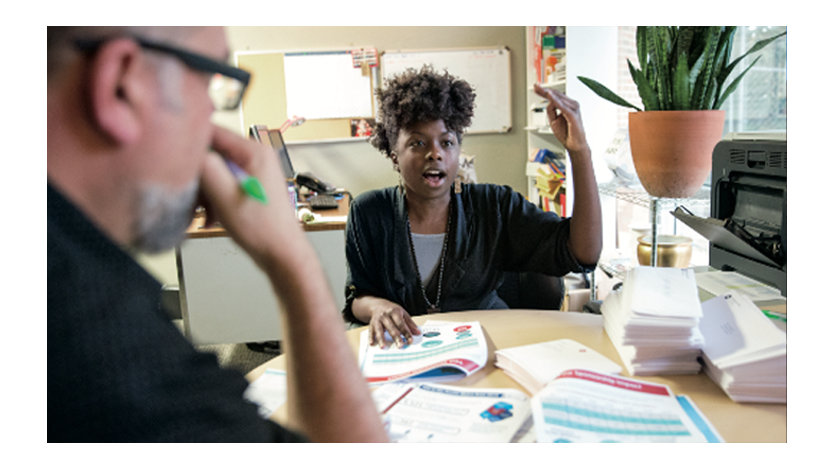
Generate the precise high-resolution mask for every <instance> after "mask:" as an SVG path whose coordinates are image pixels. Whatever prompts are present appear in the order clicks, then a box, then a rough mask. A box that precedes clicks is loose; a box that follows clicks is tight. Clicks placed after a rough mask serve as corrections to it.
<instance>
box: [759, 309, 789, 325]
mask: <svg viewBox="0 0 834 470" xmlns="http://www.w3.org/2000/svg"><path fill="white" fill-rule="evenodd" d="M762 313H764V314H765V316H766V317H767V318H772V319H774V320H779V321H783V322H785V323H787V322H788V316H787V315H783V314H781V313H776V312H771V311H770V310H764V309H762Z"/></svg>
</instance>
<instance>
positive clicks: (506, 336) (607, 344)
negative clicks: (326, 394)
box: [246, 310, 787, 442]
mask: <svg viewBox="0 0 834 470" xmlns="http://www.w3.org/2000/svg"><path fill="white" fill-rule="evenodd" d="M414 319H415V321H416V322H417V323H418V324H423V323H424V322H426V321H427V320H431V319H435V320H445V321H461V322H463V321H474V320H477V321H479V322H481V326H482V327H483V330H484V335H485V336H486V339H487V344H488V346H489V358H488V360H487V364H486V366H484V368H483V369H481V370H480V371H478V372H476V373H475V374H473V375H471V376H469V377H467V378H465V379H462V380H460V381H458V382H452V383H450V385H456V386H467V387H482V388H486V387H489V388H515V389H519V390H522V391H525V392H526V390H525V389H524V388H522V387H521V386H520V385H519V384H518V383H516V382H515V381H514V380H512V379H511V378H510V377H509V376H507V375H506V374H505V373H504V372H503V371H501V370H500V369H497V368H496V367H495V366H494V363H495V350H496V349H502V348H508V347H512V346H520V345H524V344H530V343H537V342H542V341H551V340H554V339H560V338H570V339H573V340H575V341H578V342H580V343H582V344H584V345H585V346H588V347H590V348H592V349H594V350H596V351H598V352H600V353H601V354H603V355H605V356H606V357H608V358H610V359H612V360H614V361H615V362H617V363H619V364H622V361H621V360H620V357H619V355H618V354H617V351H616V349H615V348H614V345H613V344H611V341H610V340H609V339H608V336H607V335H606V333H605V331H604V330H603V327H602V316H601V315H594V314H588V313H574V312H559V311H544V310H487V311H469V312H454V313H444V314H436V315H424V316H419V317H414ZM366 328H367V327H363V328H357V329H352V330H348V331H347V333H346V334H347V339H348V342H349V343H350V345H351V347H352V348H353V350H354V352H357V353H358V350H359V334H360V332H361V331H362V330H363V329H366ZM267 368H269V369H279V370H285V358H284V356H283V355H281V356H278V357H276V358H275V359H272V360H270V361H268V362H266V363H265V364H263V365H261V366H260V367H258V368H256V369H254V370H252V371H251V372H250V373H249V374H247V376H246V378H247V379H248V380H250V381H253V380H255V379H257V378H258V377H259V376H260V375H261V374H263V372H264V371H265V370H266V369H267ZM623 371H624V373H625V369H623ZM636 378H637V379H639V380H646V381H650V382H655V383H660V384H664V385H668V386H669V387H670V388H671V389H672V392H674V393H675V394H678V395H688V396H689V398H691V399H692V400H693V401H694V402H695V404H696V405H697V406H698V408H699V409H700V410H701V411H702V412H703V413H704V414H705V415H706V416H707V418H708V419H709V420H710V422H712V424H713V425H714V426H715V428H716V429H717V430H718V432H719V434H721V436H722V437H723V438H724V440H725V441H727V442H787V406H786V405H775V404H747V403H736V402H734V401H732V400H731V399H730V398H729V397H727V395H725V394H724V392H723V391H722V390H721V389H720V388H719V387H718V386H717V385H715V383H713V382H712V380H711V379H710V378H709V377H707V376H706V375H705V374H704V373H700V374H696V375H675V376H652V377H648V376H638V377H636ZM285 417H286V412H285V410H284V409H283V408H282V409H279V410H278V412H276V413H275V414H274V415H273V418H274V419H276V420H277V421H283V420H285Z"/></svg>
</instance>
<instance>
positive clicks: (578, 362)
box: [495, 339, 622, 394]
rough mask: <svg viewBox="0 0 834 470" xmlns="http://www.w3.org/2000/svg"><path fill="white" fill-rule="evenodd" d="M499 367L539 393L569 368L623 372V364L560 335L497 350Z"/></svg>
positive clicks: (532, 392) (496, 361)
mask: <svg viewBox="0 0 834 470" xmlns="http://www.w3.org/2000/svg"><path fill="white" fill-rule="evenodd" d="M495 367H498V368H499V369H501V370H503V371H504V372H505V373H506V374H507V375H509V376H510V377H511V378H512V379H513V380H515V381H516V382H518V383H519V384H521V385H522V386H523V387H524V388H526V389H527V391H528V392H530V393H531V394H535V393H536V392H538V391H540V390H541V389H543V388H544V387H545V385H547V384H548V383H549V382H550V381H551V380H553V379H555V378H556V377H558V376H559V374H561V373H562V372H564V371H566V370H569V369H587V370H593V371H596V372H603V373H606V374H619V373H620V371H621V370H622V368H621V367H620V365H619V364H617V363H616V362H614V361H612V360H610V359H608V358H607V357H605V356H603V355H602V354H600V353H598V352H597V351H594V350H593V349H591V348H589V347H587V346H584V345H583V344H581V343H578V342H576V341H574V340H572V339H557V340H554V341H546V342H543V343H535V344H526V345H524V346H516V347H513V348H504V349H499V350H498V351H495Z"/></svg>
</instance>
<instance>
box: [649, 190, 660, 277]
mask: <svg viewBox="0 0 834 470" xmlns="http://www.w3.org/2000/svg"><path fill="white" fill-rule="evenodd" d="M659 205H660V198H657V197H654V196H651V198H650V199H649V214H650V215H651V218H652V260H651V266H657V227H658V226H659V225H660V211H658V210H657V209H658V206H659Z"/></svg>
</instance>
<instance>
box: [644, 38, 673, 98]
mask: <svg viewBox="0 0 834 470" xmlns="http://www.w3.org/2000/svg"><path fill="white" fill-rule="evenodd" d="M648 37H649V44H650V45H651V49H650V50H649V64H650V66H651V63H652V59H654V64H655V66H654V70H656V71H657V74H656V75H655V76H654V87H655V90H656V94H657V100H658V106H659V108H658V109H671V104H672V77H671V74H670V73H669V71H670V69H671V67H670V65H669V55H670V54H671V52H672V50H671V37H670V34H669V28H666V27H663V26H651V27H649V30H648ZM650 68H651V67H650ZM637 89H638V90H639V89H640V84H637ZM640 96H643V94H642V93H641V94H640Z"/></svg>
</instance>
